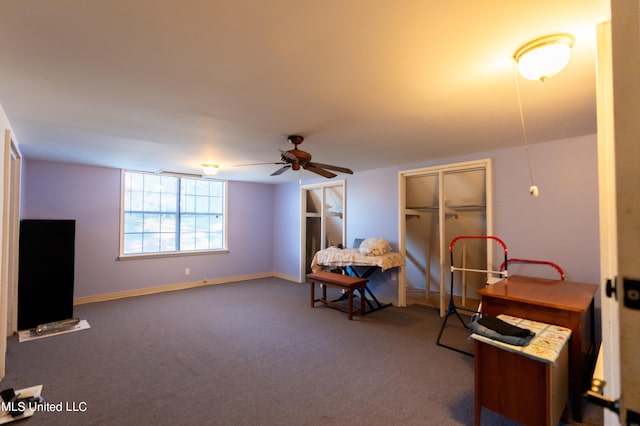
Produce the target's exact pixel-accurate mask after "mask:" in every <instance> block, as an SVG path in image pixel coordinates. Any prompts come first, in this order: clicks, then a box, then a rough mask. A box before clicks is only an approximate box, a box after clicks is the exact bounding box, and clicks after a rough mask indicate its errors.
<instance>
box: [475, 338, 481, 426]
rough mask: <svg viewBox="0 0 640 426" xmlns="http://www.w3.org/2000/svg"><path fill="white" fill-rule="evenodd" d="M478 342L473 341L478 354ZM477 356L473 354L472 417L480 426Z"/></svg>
mask: <svg viewBox="0 0 640 426" xmlns="http://www.w3.org/2000/svg"><path fill="white" fill-rule="evenodd" d="M478 345H479V344H478V342H477V341H475V340H474V341H473V351H474V353H476V354H478V352H479V351H478ZM479 358H480V357H479V356H477V355H476V356H475V357H474V360H473V371H474V375H473V417H474V425H475V426H480V418H481V414H482V405H481V404H480V378H479V375H480V368H481V366H480V360H479Z"/></svg>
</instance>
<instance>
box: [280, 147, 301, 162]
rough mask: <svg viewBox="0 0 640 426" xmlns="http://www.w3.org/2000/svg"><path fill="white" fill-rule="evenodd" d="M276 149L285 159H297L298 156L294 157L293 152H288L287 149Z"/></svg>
mask: <svg viewBox="0 0 640 426" xmlns="http://www.w3.org/2000/svg"><path fill="white" fill-rule="evenodd" d="M278 151H280V154H282V156H283V157H284V158H286V159H287V160H291V161H298V157H296V156H295V155H294V154H292V153H290V152H289V151H284V150H282V149H279V150H278ZM284 158H283V160H284Z"/></svg>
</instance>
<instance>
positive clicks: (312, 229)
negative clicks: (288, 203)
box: [301, 181, 346, 278]
mask: <svg viewBox="0 0 640 426" xmlns="http://www.w3.org/2000/svg"><path fill="white" fill-rule="evenodd" d="M301 190H302V193H301V199H302V200H303V205H302V215H303V217H302V223H303V226H304V229H303V230H302V237H303V241H302V247H303V250H304V252H303V256H302V259H303V262H304V263H303V265H302V278H304V274H307V273H310V272H311V261H312V260H313V256H314V255H315V254H316V252H317V251H319V250H322V249H325V248H327V247H331V246H336V245H338V244H342V245H344V246H346V244H345V237H346V228H345V215H344V210H345V209H344V205H345V190H344V181H331V182H328V183H323V184H317V185H306V186H303V187H302V188H301Z"/></svg>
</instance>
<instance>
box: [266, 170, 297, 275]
mask: <svg viewBox="0 0 640 426" xmlns="http://www.w3.org/2000/svg"><path fill="white" fill-rule="evenodd" d="M273 205H274V216H273V218H274V220H273V249H272V250H273V266H274V270H275V271H277V272H278V273H280V274H282V275H284V276H286V277H287V278H289V279H292V280H297V279H298V275H299V274H300V249H301V238H300V186H299V185H298V183H297V182H293V183H287V184H281V185H278V186H276V188H275V191H274V199H273Z"/></svg>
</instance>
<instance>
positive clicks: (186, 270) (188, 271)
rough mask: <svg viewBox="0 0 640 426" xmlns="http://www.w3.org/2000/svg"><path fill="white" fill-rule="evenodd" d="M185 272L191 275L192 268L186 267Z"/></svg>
mask: <svg viewBox="0 0 640 426" xmlns="http://www.w3.org/2000/svg"><path fill="white" fill-rule="evenodd" d="M184 274H185V275H186V276H189V275H191V268H184Z"/></svg>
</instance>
